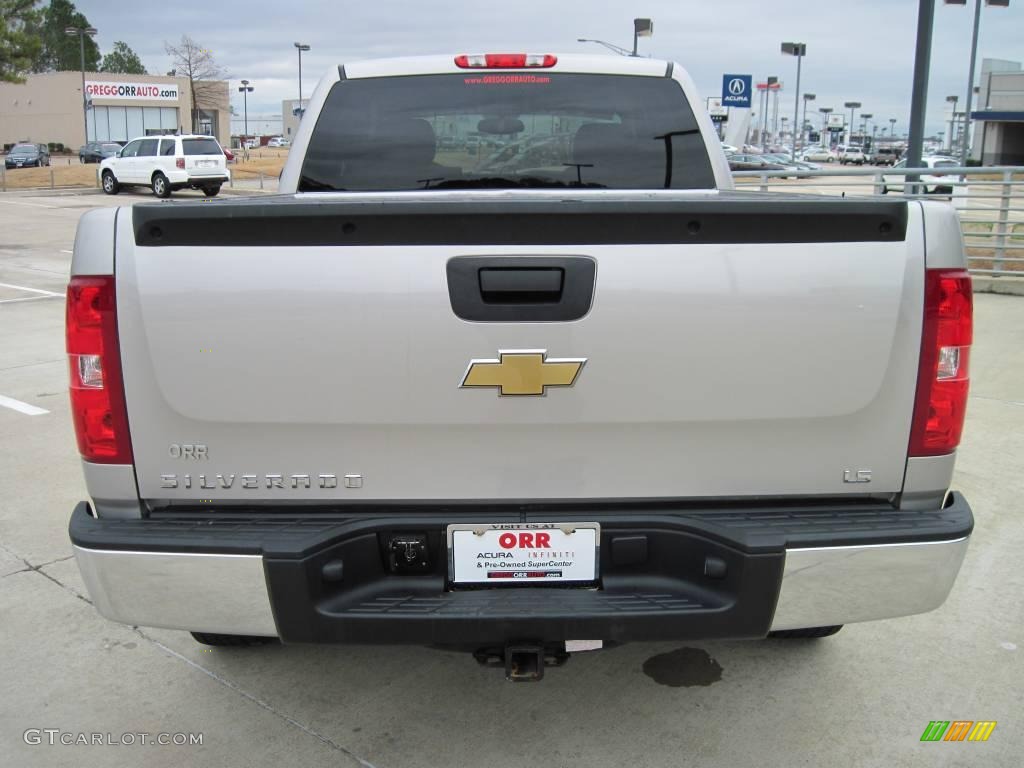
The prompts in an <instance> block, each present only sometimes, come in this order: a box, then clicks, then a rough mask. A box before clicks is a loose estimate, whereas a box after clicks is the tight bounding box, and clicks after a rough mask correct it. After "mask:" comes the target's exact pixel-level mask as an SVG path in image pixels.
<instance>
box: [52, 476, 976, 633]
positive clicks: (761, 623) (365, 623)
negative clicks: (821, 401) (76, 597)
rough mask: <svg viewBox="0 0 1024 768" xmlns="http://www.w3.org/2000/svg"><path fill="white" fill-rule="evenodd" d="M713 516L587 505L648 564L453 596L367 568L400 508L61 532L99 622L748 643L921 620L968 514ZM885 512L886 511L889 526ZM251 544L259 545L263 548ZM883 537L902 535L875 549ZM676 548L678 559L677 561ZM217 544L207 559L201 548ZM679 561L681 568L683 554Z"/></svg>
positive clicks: (948, 579) (78, 514)
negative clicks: (337, 574)
mask: <svg viewBox="0 0 1024 768" xmlns="http://www.w3.org/2000/svg"><path fill="white" fill-rule="evenodd" d="M581 514H585V513H581ZM715 514H716V516H714V517H713V516H711V515H704V516H703V517H702V516H701V515H700V514H698V513H686V514H682V513H681V514H680V515H679V516H678V517H673V516H669V515H665V514H658V515H651V516H647V517H644V516H642V515H636V516H633V515H628V516H626V515H613V514H611V513H607V514H606V515H605V516H604V518H602V517H601V516H600V515H590V516H591V517H597V519H603V522H602V537H603V539H602V551H604V549H605V546H606V544H608V543H609V541H605V539H604V537H606V536H607V537H609V540H610V541H614V538H615V537H616V536H618V535H624V534H625V535H628V536H634V535H636V533H637V532H641V533H643V534H645V535H647V536H649V537H650V556H649V559H648V561H647V563H636V562H634V563H631V564H628V565H625V566H621V567H617V565H616V563H614V562H612V561H608V562H604V561H603V565H602V568H603V569H604V571H603V573H604V577H603V583H602V589H597V590H564V589H543V588H533V589H530V588H516V589H490V590H475V591H454V592H453V591H449V590H447V589H446V586H445V574H444V570H445V567H444V565H443V562H442V563H439V564H438V568H437V572H435V573H433V574H424V575H416V576H396V575H394V574H387V573H385V572H383V569H382V568H381V567H380V565H379V556H378V547H377V535H378V534H381V533H382V532H384V531H391V530H395V529H396V527H398V528H401V527H402V526H403V525H406V526H407V525H408V520H409V517H408V515H406V516H404V517H402V518H395V517H392V518H382V519H380V520H376V519H374V520H366V519H362V520H352V519H351V518H350V519H348V520H339V521H335V522H334V523H331V524H326V523H325V524H324V525H323V527H322V528H319V527H316V526H314V527H313V528H309V529H303V530H302V531H301V532H299V533H296V526H295V525H294V519H293V520H292V522H291V524H290V525H287V526H286V525H282V532H281V533H280V534H279V535H277V536H276V538H275V537H269V538H268V537H267V533H266V532H267V530H268V529H269V528H272V527H273V526H272V525H268V524H266V523H263V524H261V525H260V526H255V525H254V526H252V527H251V528H245V527H244V526H239V525H238V523H236V522H235V521H232V522H231V524H230V525H223V524H222V523H221V522H215V523H213V524H210V525H206V524H203V525H198V526H197V525H195V524H194V523H195V521H192V522H191V523H188V524H187V525H179V526H177V527H175V526H170V525H168V524H167V523H166V522H154V523H152V524H149V523H147V521H144V520H136V521H124V520H110V519H96V518H93V517H90V516H89V514H88V509H87V506H86V505H85V504H81V505H79V507H78V508H77V509H76V511H75V514H74V515H73V517H72V523H71V535H72V540H73V544H74V553H75V557H76V559H77V561H78V565H79V568H80V570H81V572H82V576H83V578H84V580H85V584H86V587H87V589H88V591H89V594H90V595H91V597H92V600H93V602H94V604H95V605H96V608H97V609H98V610H99V612H100V613H101V614H102V615H104V616H106V617H107V618H109V619H112V620H114V621H119V622H122V623H125V624H131V625H142V626H154V627H166V628H172V629H187V630H192V631H201V632H219V633H226V634H239V635H265V636H280V637H282V639H284V640H285V641H295V642H310V641H313V642H364V643H397V642H404V643H418V644H431V643H454V642H458V641H461V640H465V641H466V642H482V643H486V642H490V641H495V640H501V639H503V638H505V637H512V636H518V637H520V638H522V637H529V638H533V639H538V640H545V641H557V640H564V639H606V640H619V641H627V640H644V639H670V638H678V639H701V638H711V637H756V636H763V635H764V634H765V633H766V632H768V631H769V630H778V629H798V628H803V627H817V626H828V625H834V624H846V623H853V622H858V621H868V620H872V619H884V618H891V617H896V616H905V615H910V614H915V613H923V612H926V611H930V610H933V609H935V608H937V607H938V606H940V605H941V604H942V602H943V601H944V600H945V599H946V596H947V595H948V594H949V591H950V589H951V588H952V586H953V583H954V581H955V579H956V575H957V573H958V571H959V569H960V565H961V562H962V561H963V557H964V554H965V552H966V549H967V543H968V540H969V536H970V532H971V530H972V527H973V517H972V516H971V513H970V508H969V507H968V506H967V504H966V502H965V501H964V500H963V498H962V497H960V496H959V495H958V494H956V495H954V496H953V497H952V498H951V502H950V503H949V504H947V505H946V506H945V507H944V508H943V510H938V511H935V512H932V513H915V514H920V515H921V517H920V518H919V519H920V520H922V521H923V520H925V519H926V518H929V515H930V516H931V518H930V520H931V521H930V522H928V523H927V524H924V523H922V524H921V527H920V528H917V529H914V530H916V535H918V536H919V537H920V538H921V539H925V540H917V541H915V540H907V539H908V538H910V536H911V534H912V533H913V531H912V530H910V529H907V528H906V524H905V523H903V522H900V525H902V526H904V527H903V529H902V530H903V533H902V534H896V533H894V531H895V529H893V528H891V527H890V528H889V529H888V530H880V529H885V525H886V524H887V523H883V522H880V520H881V518H878V519H875V520H873V521H872V522H868V521H867V520H866V519H865V518H864V517H863V516H860V517H857V516H856V515H850V514H848V513H843V515H845V516H843V515H838V514H837V515H836V516H835V517H833V518H831V519H834V520H838V518H839V517H842V519H843V520H844V521H845V523H844V525H846V527H847V530H846V532H845V533H838V532H834V533H831V534H828V535H826V534H824V533H822V528H823V526H825V525H826V524H827V523H826V522H824V521H827V520H828V519H829V518H828V517H827V516H820V517H819V518H814V520H813V525H807V524H806V522H805V521H806V519H807V518H808V517H813V516H812V515H810V513H808V512H807V511H806V510H802V511H800V512H798V513H796V514H795V517H797V518H799V519H800V520H801V522H800V523H799V524H797V525H796V526H795V527H794V528H793V529H791V530H789V531H788V533H787V532H783V534H782V535H781V536H780V535H779V518H780V515H779V514H777V513H776V514H773V515H770V516H769V515H766V516H765V521H764V522H757V523H756V525H755V524H754V523H753V522H751V521H752V520H754V519H756V518H755V516H754V515H753V514H747V515H745V516H744V523H743V524H742V525H741V524H739V523H733V522H731V521H732V520H733V519H736V518H738V517H739V515H738V514H732V513H728V514H731V516H728V517H722V514H725V513H715ZM897 517H900V516H899V514H898V513H890V514H889V515H888V520H889V521H890V523H892V521H893V520H894V519H895V518H897ZM902 519H903V518H902V517H900V520H902ZM912 519H917V518H912ZM722 520H729V521H730V522H728V523H722V522H721V521H722ZM851 520H853V522H851ZM709 521H710V522H709ZM897 522H898V521H897ZM438 523H439V521H437V520H435V519H434V518H433V517H432V516H430V515H426V514H424V515H422V516H420V517H417V518H416V525H417V526H419V527H426V528H428V529H429V528H430V526H432V525H435V524H438ZM317 525H319V523H318V524H317ZM836 525H838V523H836ZM943 526H944V527H943ZM218 528H223V529H224V530H222V531H220V532H218V530H217V529H218ZM797 529H799V530H800V534H799V535H798V534H797V533H794V532H793V531H794V530H797ZM197 530H198V531H201V533H195V531H197ZM769 530H770V531H771V533H770V534H769V533H766V531H769ZM285 531H287V533H286V532H285ZM726 534H729V536H728V538H727V540H726ZM259 536H264V537H265V538H264V539H262V543H258V542H259V541H260V540H259V538H258V537H259ZM886 536H888V537H889V538H901V539H903V540H900V541H895V542H892V543H888V542H883V541H880V539H883V538H885V537H886ZM829 538H832V539H835V540H842V541H848V542H849V543H844V544H842V545H839V546H797V545H796V544H798V543H800V542H799V540H800V539H803V541H804V542H805V543H806V542H811V541H818V542H821V541H825V540H828V539H829ZM872 539H873V540H872ZM104 543H106V545H104ZM677 547H678V551H679V552H680V553H681V554H680V556H679V557H678V558H675V557H674V556H673V554H672V553H674V552H676V551H677V549H676V548H677ZM218 548H219V549H221V550H222V551H214V550H216V549H218ZM246 549H249V550H251V551H250V552H249V553H246V552H244V551H243V550H246ZM609 549H611V548H609ZM223 550H233V551H223ZM705 552H708V553H711V554H712V555H714V556H715V557H719V558H723V559H725V560H727V561H728V563H729V575H728V576H727V577H726V578H725V579H724V580H720V581H709V580H707V579H704V578H702V576H703V574H701V572H700V566H701V564H702V563H703V553H705ZM666 553H668V554H669V557H665V555H666ZM610 556H611V553H610V552H609V557H610ZM694 558H696V559H697V561H698V564H697V567H696V568H690V567H688V566H686V565H685V564H680V563H682V561H687V560H693V559H694ZM328 559H332V560H333V559H343V560H344V561H345V563H346V566H345V567H346V582H345V583H343V584H341V585H338V584H325V583H322V581H321V579H320V569H321V568H322V566H323V564H324V562H326V561H327V560H328ZM677 560H678V561H679V562H678V563H677V562H676V561H677ZM442 561H443V559H442ZM349 564H351V566H354V567H351V566H350V565H349ZM350 575H351V581H350V580H349V579H350Z"/></svg>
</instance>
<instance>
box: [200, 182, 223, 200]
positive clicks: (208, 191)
mask: <svg viewBox="0 0 1024 768" xmlns="http://www.w3.org/2000/svg"><path fill="white" fill-rule="evenodd" d="M219 192H220V184H214V185H213V186H212V187H203V194H204V195H206V196H207V197H216V196H217V194H218V193H219Z"/></svg>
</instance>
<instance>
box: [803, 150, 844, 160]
mask: <svg viewBox="0 0 1024 768" xmlns="http://www.w3.org/2000/svg"><path fill="white" fill-rule="evenodd" d="M800 159H801V160H803V161H804V162H809V163H834V162H836V160H838V159H839V154H838V153H837V152H836V151H835V150H834V149H829V148H828V147H818V146H815V147H805V148H804V151H803V153H802V154H801V155H800Z"/></svg>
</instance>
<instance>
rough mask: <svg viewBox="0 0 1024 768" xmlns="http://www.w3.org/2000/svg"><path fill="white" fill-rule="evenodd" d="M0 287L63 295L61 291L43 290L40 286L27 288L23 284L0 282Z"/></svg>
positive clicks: (48, 294) (47, 294)
mask: <svg viewBox="0 0 1024 768" xmlns="http://www.w3.org/2000/svg"><path fill="white" fill-rule="evenodd" d="M0 288H14V289H15V290H18V291H28V292H29V293H41V294H42V295H43V296H63V295H64V294H63V293H56V292H54V291H44V290H43V289H42V288H27V287H25V286H24V285H12V284H11V283H0Z"/></svg>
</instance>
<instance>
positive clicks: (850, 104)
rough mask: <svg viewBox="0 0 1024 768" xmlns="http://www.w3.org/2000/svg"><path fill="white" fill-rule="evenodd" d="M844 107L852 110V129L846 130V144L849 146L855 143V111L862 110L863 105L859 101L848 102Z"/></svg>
mask: <svg viewBox="0 0 1024 768" xmlns="http://www.w3.org/2000/svg"><path fill="white" fill-rule="evenodd" d="M843 106H844V107H846V108H847V109H848V110H850V127H849V128H848V129H847V130H846V144H847V146H849V145H850V144H851V143H852V142H853V110H855V109H860V107H861V104H860V102H859V101H847V102H845V103H844V104H843Z"/></svg>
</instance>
